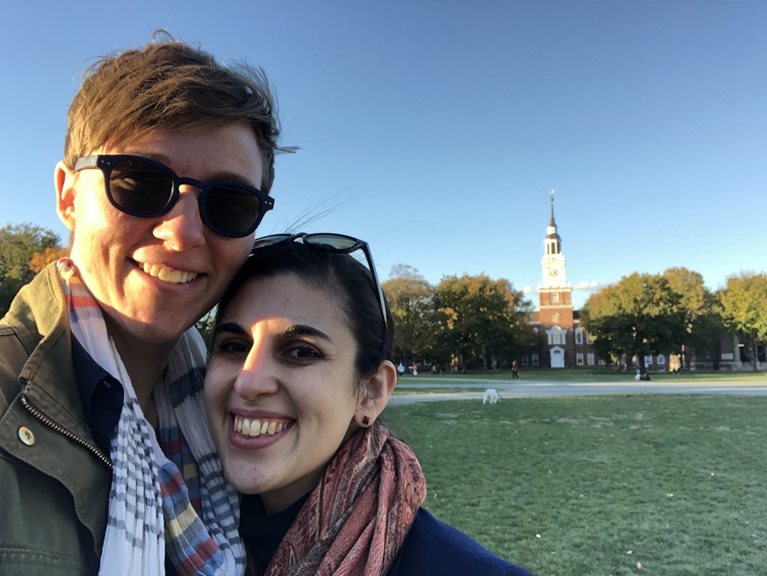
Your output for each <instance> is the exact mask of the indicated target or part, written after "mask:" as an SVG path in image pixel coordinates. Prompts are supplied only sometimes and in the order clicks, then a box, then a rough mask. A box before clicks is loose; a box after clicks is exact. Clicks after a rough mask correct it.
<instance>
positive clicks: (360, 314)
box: [216, 242, 394, 378]
mask: <svg viewBox="0 0 767 576" xmlns="http://www.w3.org/2000/svg"><path fill="white" fill-rule="evenodd" d="M281 274H295V275H296V276H298V277H299V278H301V279H302V280H303V281H304V282H306V283H307V284H309V285H310V286H314V287H316V288H318V289H321V290H323V291H324V292H326V293H327V294H329V295H331V296H332V297H333V298H334V299H336V301H337V302H338V307H339V309H340V310H341V311H342V312H343V314H344V315H345V316H346V321H347V324H348V326H349V328H350V330H351V332H352V335H353V336H354V340H355V341H356V342H357V357H356V359H355V369H356V370H357V376H358V377H359V378H366V377H369V376H372V375H373V374H374V373H375V372H376V370H378V367H379V365H380V364H381V362H383V361H384V360H387V359H389V357H390V356H391V347H392V339H393V334H394V330H393V324H394V321H393V318H392V316H391V312H390V311H389V306H388V303H385V306H386V317H387V321H386V324H384V320H383V316H382V315H381V306H380V304H379V302H378V296H377V294H376V290H375V289H374V287H373V280H372V277H371V274H370V271H369V270H368V269H367V267H366V266H364V265H363V264H362V263H360V262H359V261H357V260H356V259H355V258H354V257H352V256H350V255H348V254H339V253H336V252H332V251H331V250H329V249H326V248H323V247H322V246H316V245H312V244H304V243H301V242H280V243H277V244H272V245H270V246H265V247H262V248H258V249H256V250H254V251H253V253H252V254H251V255H250V257H249V258H248V260H247V262H246V263H245V265H244V266H243V267H242V268H241V269H240V271H239V272H238V273H237V275H236V276H235V277H234V280H232V282H231V284H230V285H229V287H228V288H227V290H226V292H225V293H224V296H223V297H222V299H221V301H220V302H219V304H218V312H217V313H216V324H218V323H219V322H220V320H221V315H222V314H223V312H224V310H226V307H227V305H228V304H229V302H230V301H231V300H232V298H234V296H235V295H236V294H238V293H239V291H240V290H242V289H243V286H244V285H245V283H246V282H248V281H249V280H254V279H258V278H269V277H273V276H279V275H281ZM253 298H258V295H257V294H254V295H253Z"/></svg>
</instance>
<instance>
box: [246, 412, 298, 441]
mask: <svg viewBox="0 0 767 576" xmlns="http://www.w3.org/2000/svg"><path fill="white" fill-rule="evenodd" d="M287 426H288V423H287V422H286V421H284V420H268V419H266V418H253V419H251V418H245V417H243V416H237V415H235V416H234V431H235V432H237V433H238V434H243V435H245V436H253V437H257V436H273V435H275V434H277V433H278V432H282V431H283V430H284V429H285V428H287Z"/></svg>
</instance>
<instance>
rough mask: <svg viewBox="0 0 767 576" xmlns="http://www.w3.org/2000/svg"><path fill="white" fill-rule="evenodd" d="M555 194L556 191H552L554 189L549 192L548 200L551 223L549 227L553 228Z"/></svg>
mask: <svg viewBox="0 0 767 576" xmlns="http://www.w3.org/2000/svg"><path fill="white" fill-rule="evenodd" d="M555 193H556V190H554V188H552V189H551V190H549V198H551V223H550V225H551V226H555V222H554V194H555Z"/></svg>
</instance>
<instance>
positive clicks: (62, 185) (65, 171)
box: [53, 161, 76, 231]
mask: <svg viewBox="0 0 767 576" xmlns="http://www.w3.org/2000/svg"><path fill="white" fill-rule="evenodd" d="M75 180H76V174H75V173H74V172H73V171H72V169H71V168H70V167H69V166H67V165H66V164H64V162H62V161H59V162H57V163H56V169H55V170H54V172H53V184H54V186H55V187H56V212H57V213H58V215H59V220H61V221H62V222H63V223H64V226H66V227H67V228H69V230H70V231H71V230H74V228H75V195H76V193H75Z"/></svg>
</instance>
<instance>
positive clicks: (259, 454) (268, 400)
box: [204, 274, 358, 512]
mask: <svg viewBox="0 0 767 576" xmlns="http://www.w3.org/2000/svg"><path fill="white" fill-rule="evenodd" d="M356 351H357V346H356V343H355V340H354V337H353V336H352V333H351V331H350V329H349V327H348V326H347V323H346V319H345V317H344V315H343V314H342V312H341V311H340V309H339V307H338V305H337V303H336V301H335V299H334V297H333V295H332V294H328V293H327V292H326V291H324V290H321V289H318V288H315V287H313V286H310V285H308V284H306V283H305V282H304V281H303V280H301V279H299V278H298V277H297V276H295V275H292V274H282V275H279V276H274V277H270V278H260V279H254V280H250V281H248V282H247V283H246V284H244V285H243V287H242V288H241V289H240V291H239V292H238V294H237V295H236V296H235V297H234V298H233V299H232V300H231V301H230V302H229V305H228V306H227V307H226V309H225V310H224V312H223V314H222V316H221V318H220V322H219V324H218V326H217V328H216V332H215V336H214V342H213V352H212V356H211V358H210V362H209V364H208V371H207V376H206V378H205V388H204V390H205V403H206V407H207V413H208V421H209V424H210V430H211V434H212V436H213V440H214V442H215V443H216V446H217V447H218V451H219V454H220V456H221V460H222V462H223V465H224V470H225V472H226V476H227V478H228V479H229V481H230V482H231V483H232V484H233V485H234V487H235V488H237V490H239V491H240V492H243V493H247V494H260V495H261V498H262V500H263V502H264V505H265V507H266V509H267V511H268V512H276V511H279V510H282V509H284V508H286V507H288V506H290V505H291V504H292V503H293V502H295V501H296V500H298V499H299V498H301V497H302V496H303V495H304V494H306V493H308V492H309V491H311V490H312V488H314V486H316V485H317V483H318V482H319V479H320V477H321V475H322V471H323V469H324V467H325V465H326V464H327V462H328V461H329V460H330V458H331V457H332V456H333V454H334V453H335V451H336V450H337V449H338V447H339V446H340V445H341V443H342V442H343V440H344V437H345V436H346V434H347V432H348V431H349V429H350V426H352V422H353V419H354V415H355V411H356V410H357V406H358V394H357V393H356V390H357V385H358V380H357V378H356V375H355V370H354V358H355V354H356Z"/></svg>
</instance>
